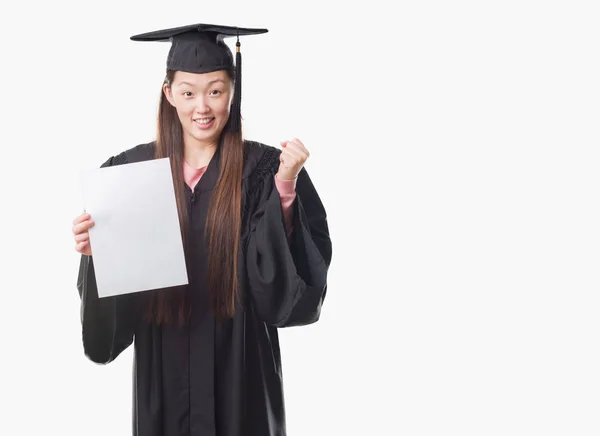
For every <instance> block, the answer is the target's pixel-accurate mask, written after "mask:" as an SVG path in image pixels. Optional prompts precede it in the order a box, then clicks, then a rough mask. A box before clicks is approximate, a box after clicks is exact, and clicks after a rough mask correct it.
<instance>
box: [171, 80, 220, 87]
mask: <svg viewBox="0 0 600 436" xmlns="http://www.w3.org/2000/svg"><path fill="white" fill-rule="evenodd" d="M216 82H221V83H225V81H224V80H222V79H214V80H211V81H210V82H208V84H209V85H212V84H213V83H216ZM183 85H187V86H190V87H192V88H193V87H194V85H192V84H191V83H189V82H179V83H178V84H177V86H183Z"/></svg>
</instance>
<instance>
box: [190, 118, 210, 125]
mask: <svg viewBox="0 0 600 436" xmlns="http://www.w3.org/2000/svg"><path fill="white" fill-rule="evenodd" d="M194 121H196V122H197V123H199V124H208V123H210V122H211V121H212V118H200V119H197V120H194Z"/></svg>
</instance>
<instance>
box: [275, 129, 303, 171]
mask: <svg viewBox="0 0 600 436" xmlns="http://www.w3.org/2000/svg"><path fill="white" fill-rule="evenodd" d="M281 147H282V152H281V156H280V158H279V160H280V161H281V164H280V165H279V171H278V172H277V178H278V179H280V180H293V179H295V178H296V177H297V176H298V174H299V173H300V170H301V169H302V167H303V166H304V163H305V162H306V159H308V157H309V156H310V153H309V152H308V150H307V149H306V147H304V144H302V142H301V141H300V140H299V139H298V138H294V139H292V140H291V141H283V142H281Z"/></svg>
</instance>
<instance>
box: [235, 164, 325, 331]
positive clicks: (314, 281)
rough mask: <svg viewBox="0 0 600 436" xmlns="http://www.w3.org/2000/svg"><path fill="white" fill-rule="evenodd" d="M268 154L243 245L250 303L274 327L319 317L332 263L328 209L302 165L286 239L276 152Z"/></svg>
mask: <svg viewBox="0 0 600 436" xmlns="http://www.w3.org/2000/svg"><path fill="white" fill-rule="evenodd" d="M270 159H271V162H270V164H269V165H267V166H266V167H267V169H266V170H265V171H263V174H262V175H261V176H259V177H260V182H259V186H260V189H259V191H260V193H259V194H258V195H259V197H260V199H259V201H258V203H257V207H256V209H255V211H254V212H253V214H252V217H251V220H250V231H249V235H248V241H247V246H246V257H245V259H246V260H245V262H246V271H247V277H248V294H249V297H250V304H252V306H253V308H254V311H255V313H256V314H257V315H258V317H259V318H260V319H261V320H262V321H263V322H265V323H266V324H268V325H271V326H274V327H289V326H300V325H307V324H312V323H314V322H316V321H318V319H319V317H320V313H321V306H322V304H323V301H324V299H325V294H326V292H327V273H328V269H329V265H330V263H331V254H332V253H331V252H332V246H331V239H330V235H329V229H328V224H327V215H326V211H325V208H324V206H323V204H322V202H321V199H320V198H319V195H318V193H317V191H316V189H315V187H314V185H313V183H312V181H311V179H310V177H309V175H308V172H307V171H306V169H305V168H303V169H302V170H301V172H300V173H299V174H298V178H297V182H296V196H295V199H294V203H293V208H292V222H291V225H292V227H291V228H292V229H293V230H292V233H291V234H290V235H289V240H288V235H287V234H286V226H285V222H284V217H283V212H282V207H281V198H280V195H279V193H278V191H277V188H276V186H275V179H274V175H275V173H276V171H277V169H278V167H279V154H276V155H274V156H271V158H270ZM288 241H289V242H288Z"/></svg>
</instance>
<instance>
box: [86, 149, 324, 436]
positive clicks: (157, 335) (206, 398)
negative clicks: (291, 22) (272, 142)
mask: <svg viewBox="0 0 600 436" xmlns="http://www.w3.org/2000/svg"><path fill="white" fill-rule="evenodd" d="M154 147H155V143H154V142H151V143H149V144H141V145H138V146H136V147H133V148H131V149H129V150H126V151H124V152H122V153H120V154H118V155H116V156H113V157H111V158H110V159H108V160H107V161H106V162H105V163H104V164H103V165H102V166H103V167H106V166H111V165H121V164H125V163H132V162H139V161H142V160H148V159H152V158H153V153H154ZM280 153H281V151H280V150H279V149H277V148H274V147H271V146H267V145H264V144H260V143H257V142H252V141H246V142H245V151H244V169H243V187H242V193H243V195H242V199H243V219H242V233H241V245H240V247H241V249H240V266H241V267H240V277H239V278H240V295H241V296H242V298H241V301H243V303H242V304H243V305H242V306H241V307H237V308H236V315H235V317H234V318H233V319H231V320H228V321H225V322H217V321H215V319H214V317H213V315H212V312H211V310H210V308H209V304H208V296H207V295H208V294H207V291H206V285H205V284H206V278H205V275H206V265H205V262H206V256H207V253H206V248H207V247H206V241H205V239H204V237H203V231H204V221H205V218H206V214H207V209H208V204H209V201H210V197H211V193H212V190H213V189H214V186H215V182H216V180H217V176H218V174H219V156H220V153H219V150H217V152H215V154H214V156H213V158H212V159H211V161H210V163H209V165H208V168H207V170H206V172H205V173H204V175H203V176H202V177H201V179H200V181H199V182H198V184H197V185H196V187H195V189H194V192H192V190H191V189H190V188H189V187H187V189H186V196H187V200H188V202H187V204H188V207H189V211H190V212H191V214H190V220H191V224H192V231H191V232H190V238H191V239H190V242H191V244H190V245H191V247H192V248H191V251H190V252H189V253H188V254H187V255H186V263H187V265H188V276H189V283H190V284H189V289H190V290H191V293H190V295H191V307H192V319H191V323H190V325H189V326H188V327H185V328H178V327H164V326H162V327H159V326H158V325H155V324H148V323H147V322H146V321H144V320H142V317H141V316H140V314H141V310H142V309H141V308H142V306H143V303H141V302H142V301H144V299H143V295H144V294H146V292H138V293H133V294H125V295H119V296H113V297H106V298H98V293H97V289H96V281H95V276H94V264H93V257H89V256H85V255H82V258H81V263H80V268H79V277H78V281H77V288H78V290H79V295H80V298H81V322H82V338H83V349H84V352H85V355H86V356H87V357H88V358H89V359H90V360H92V361H94V362H97V363H102V364H106V363H109V362H111V361H113V360H114V359H116V358H117V357H118V356H119V354H120V353H121V352H122V351H123V350H125V349H126V348H127V347H129V346H130V345H131V344H132V343H133V344H134V372H133V381H134V385H133V434H134V435H136V436H184V435H185V436H209V435H210V436H212V435H218V436H242V435H244V436H284V435H285V434H286V424H285V409H284V396H283V385H282V371H281V358H280V352H279V340H278V334H277V329H278V328H282V327H288V326H301V325H307V324H311V323H314V322H316V321H317V320H318V319H319V316H320V311H321V305H322V304H323V300H324V298H325V293H326V290H327V272H328V268H329V265H330V261H331V255H332V247H331V241H330V237H329V230H328V225H327V218H326V213H325V209H324V207H323V204H322V202H321V200H320V198H319V196H318V194H317V191H316V190H315V188H314V186H313V184H312V182H311V180H310V178H309V176H308V173H307V172H306V169H302V170H301V172H300V174H299V175H298V180H297V184H296V199H295V200H294V204H293V233H292V236H291V242H290V243H289V244H288V240H287V236H286V230H285V224H284V221H283V213H282V210H281V200H280V197H279V193H278V191H277V188H276V186H275V181H274V176H275V174H276V172H277V170H278V167H279V156H280ZM186 186H187V185H186ZM92 218H93V217H92ZM123 268H127V265H123Z"/></svg>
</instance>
